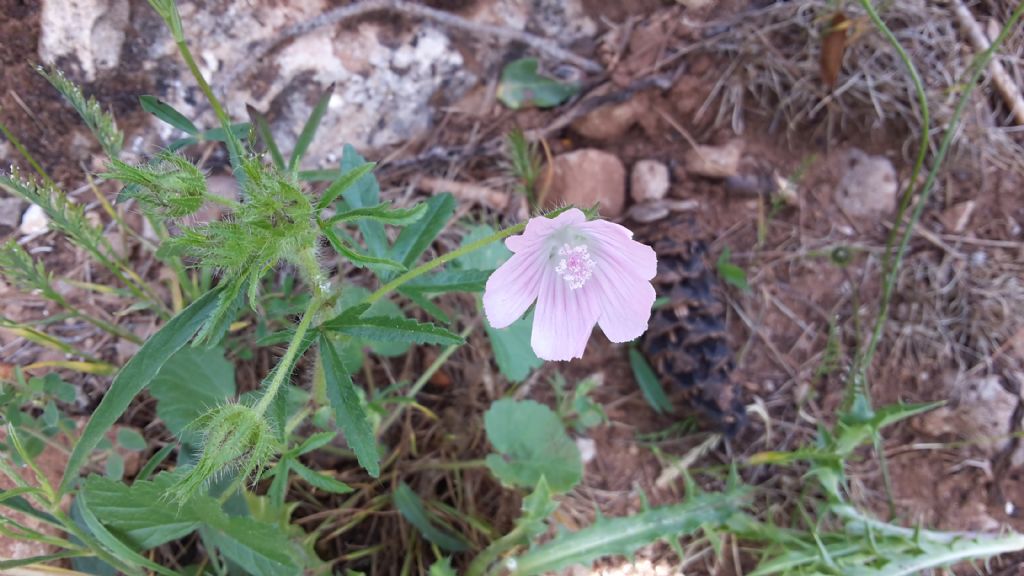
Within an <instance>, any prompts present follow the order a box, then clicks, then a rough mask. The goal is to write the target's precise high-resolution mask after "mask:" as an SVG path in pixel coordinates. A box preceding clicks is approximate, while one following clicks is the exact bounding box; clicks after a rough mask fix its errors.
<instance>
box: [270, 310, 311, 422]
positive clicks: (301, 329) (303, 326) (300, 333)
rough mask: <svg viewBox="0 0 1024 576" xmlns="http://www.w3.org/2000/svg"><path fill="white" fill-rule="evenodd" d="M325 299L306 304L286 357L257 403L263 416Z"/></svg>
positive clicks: (282, 359) (289, 371) (287, 373)
mask: <svg viewBox="0 0 1024 576" xmlns="http://www.w3.org/2000/svg"><path fill="white" fill-rule="evenodd" d="M322 302H323V301H322V300H321V299H320V298H315V297H314V298H310V299H309V305H308V306H306V311H305V312H303V313H302V319H301V320H300V321H299V325H298V327H297V328H295V334H294V335H292V339H291V341H290V342H289V343H288V350H286V351H285V353H284V357H282V358H281V362H279V363H278V367H277V371H276V372H274V379H273V380H271V381H270V385H269V386H267V391H266V392H265V393H264V394H263V397H262V398H260V401H259V403H257V404H256V407H255V410H256V414H258V415H259V416H262V415H263V414H265V413H266V412H267V408H269V407H270V403H271V402H273V401H274V397H276V396H277V394H278V392H279V391H280V389H281V385H282V384H284V381H285V379H286V378H287V377H288V375H289V374H291V367H292V365H293V364H294V363H295V361H296V360H297V359H298V358H297V356H298V353H299V348H300V347H301V345H302V340H303V338H305V337H306V332H307V331H309V326H310V324H312V322H313V317H314V316H315V315H316V313H317V310H319V308H320V305H321V303H322Z"/></svg>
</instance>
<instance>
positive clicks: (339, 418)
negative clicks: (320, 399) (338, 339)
mask: <svg viewBox="0 0 1024 576" xmlns="http://www.w3.org/2000/svg"><path fill="white" fill-rule="evenodd" d="M320 361H321V362H322V364H323V370H324V378H325V379H326V380H327V397H328V398H330V399H331V404H332V405H333V406H334V414H335V416H334V418H335V423H336V424H337V425H338V426H339V427H340V428H341V430H342V431H343V432H344V433H345V441H346V442H348V445H349V447H350V448H352V450H353V451H354V452H355V453H356V458H357V459H358V460H359V465H360V466H362V467H363V468H365V469H366V471H367V472H368V473H369V474H370V476H373V477H374V478H376V477H378V476H380V454H379V453H378V452H377V440H376V438H375V437H374V435H373V430H372V429H371V428H370V423H369V422H368V421H367V419H366V412H365V411H364V410H363V405H362V403H361V402H360V401H359V395H358V394H357V393H356V389H355V385H354V384H353V383H352V377H351V376H350V375H349V373H348V371H347V370H345V365H344V364H342V362H341V358H339V357H338V353H337V352H335V350H334V346H332V345H331V343H330V342H329V341H328V340H327V337H326V336H321V338H320Z"/></svg>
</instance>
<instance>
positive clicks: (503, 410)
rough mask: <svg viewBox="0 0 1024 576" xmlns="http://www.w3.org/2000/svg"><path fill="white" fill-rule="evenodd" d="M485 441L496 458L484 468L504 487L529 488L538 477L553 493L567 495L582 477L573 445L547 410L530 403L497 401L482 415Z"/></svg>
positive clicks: (490, 457)
mask: <svg viewBox="0 0 1024 576" xmlns="http://www.w3.org/2000/svg"><path fill="white" fill-rule="evenodd" d="M484 427H485V428H486V430H487V438H488V440H490V441H491V444H493V445H494V448H495V450H497V451H498V452H499V454H490V455H488V456H487V467H488V468H490V469H491V472H493V473H494V475H495V476H497V477H498V478H499V479H500V480H501V481H502V482H503V483H504V484H509V485H512V486H519V487H523V488H532V487H534V486H536V485H537V483H538V482H539V481H540V478H541V476H543V477H545V478H546V479H547V482H548V485H549V486H550V487H551V489H552V490H553V491H555V492H568V491H569V490H571V489H572V487H573V486H575V485H576V484H577V483H579V481H580V479H581V478H582V477H583V462H582V461H581V460H580V451H579V448H577V447H576V443H575V442H573V441H572V439H571V438H569V435H568V434H566V433H565V428H564V427H563V425H562V421H561V420H560V419H559V418H558V415H557V414H555V413H554V412H553V411H552V410H551V409H550V408H548V407H547V406H544V405H543V404H538V403H537V402H534V401H532V400H524V401H520V402H517V401H515V400H509V399H503V400H498V401H497V402H495V403H494V404H492V405H491V408H490V409H489V410H488V411H487V414H485V415H484Z"/></svg>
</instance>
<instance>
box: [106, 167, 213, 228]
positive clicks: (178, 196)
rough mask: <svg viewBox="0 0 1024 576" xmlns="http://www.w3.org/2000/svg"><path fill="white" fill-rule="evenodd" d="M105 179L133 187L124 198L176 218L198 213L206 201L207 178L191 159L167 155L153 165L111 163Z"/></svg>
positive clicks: (125, 192)
mask: <svg viewBox="0 0 1024 576" xmlns="http://www.w3.org/2000/svg"><path fill="white" fill-rule="evenodd" d="M103 177H104V178H110V179H113V180H119V181H121V182H124V183H126V184H129V186H128V187H127V188H125V191H124V192H123V194H122V196H123V197H124V198H136V199H138V201H139V202H141V203H142V205H143V206H145V207H146V208H149V209H151V210H156V211H158V212H160V213H162V214H165V215H166V216H169V217H172V218H181V217H183V216H188V215H190V214H194V213H195V212H196V211H197V210H199V208H200V207H202V205H203V202H204V201H205V199H206V176H205V175H204V174H203V172H202V171H201V170H200V169H199V168H197V167H196V166H195V165H194V164H192V163H191V162H189V161H188V159H187V158H184V157H182V156H179V155H177V154H173V153H170V152H164V153H161V154H159V155H158V156H156V157H155V158H154V159H153V160H152V161H151V162H150V163H148V164H141V165H139V166H132V165H131V164H127V163H125V162H121V161H120V160H116V159H114V160H111V162H110V166H109V171H108V172H107V173H105V174H103Z"/></svg>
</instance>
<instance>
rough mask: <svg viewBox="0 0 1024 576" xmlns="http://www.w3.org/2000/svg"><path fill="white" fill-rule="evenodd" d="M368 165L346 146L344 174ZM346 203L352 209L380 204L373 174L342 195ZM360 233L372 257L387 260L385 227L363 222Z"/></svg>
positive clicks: (350, 187) (377, 186)
mask: <svg viewBox="0 0 1024 576" xmlns="http://www.w3.org/2000/svg"><path fill="white" fill-rule="evenodd" d="M363 164H366V160H364V159H363V157H362V156H360V155H359V152H357V151H356V149H355V148H353V147H352V146H351V145H349V144H346V145H345V148H344V150H343V151H342V155H341V171H342V173H345V172H348V171H350V170H353V169H355V168H357V167H359V166H362V165H363ZM342 197H343V198H344V199H345V203H346V204H348V206H349V207H350V208H369V207H371V206H376V205H378V204H380V184H379V183H378V182H377V179H376V178H374V176H373V173H367V174H366V175H365V176H363V177H362V178H360V179H359V180H357V181H356V182H355V183H353V184H352V185H351V186H349V188H348V189H347V190H345V191H344V192H343V193H342ZM359 231H360V232H362V233H363V241H364V242H366V249H367V251H369V253H370V255H371V256H376V257H378V258H385V257H387V256H388V239H387V235H386V234H385V233H384V225H383V224H381V223H380V222H376V221H373V220H361V221H360V222H359Z"/></svg>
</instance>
